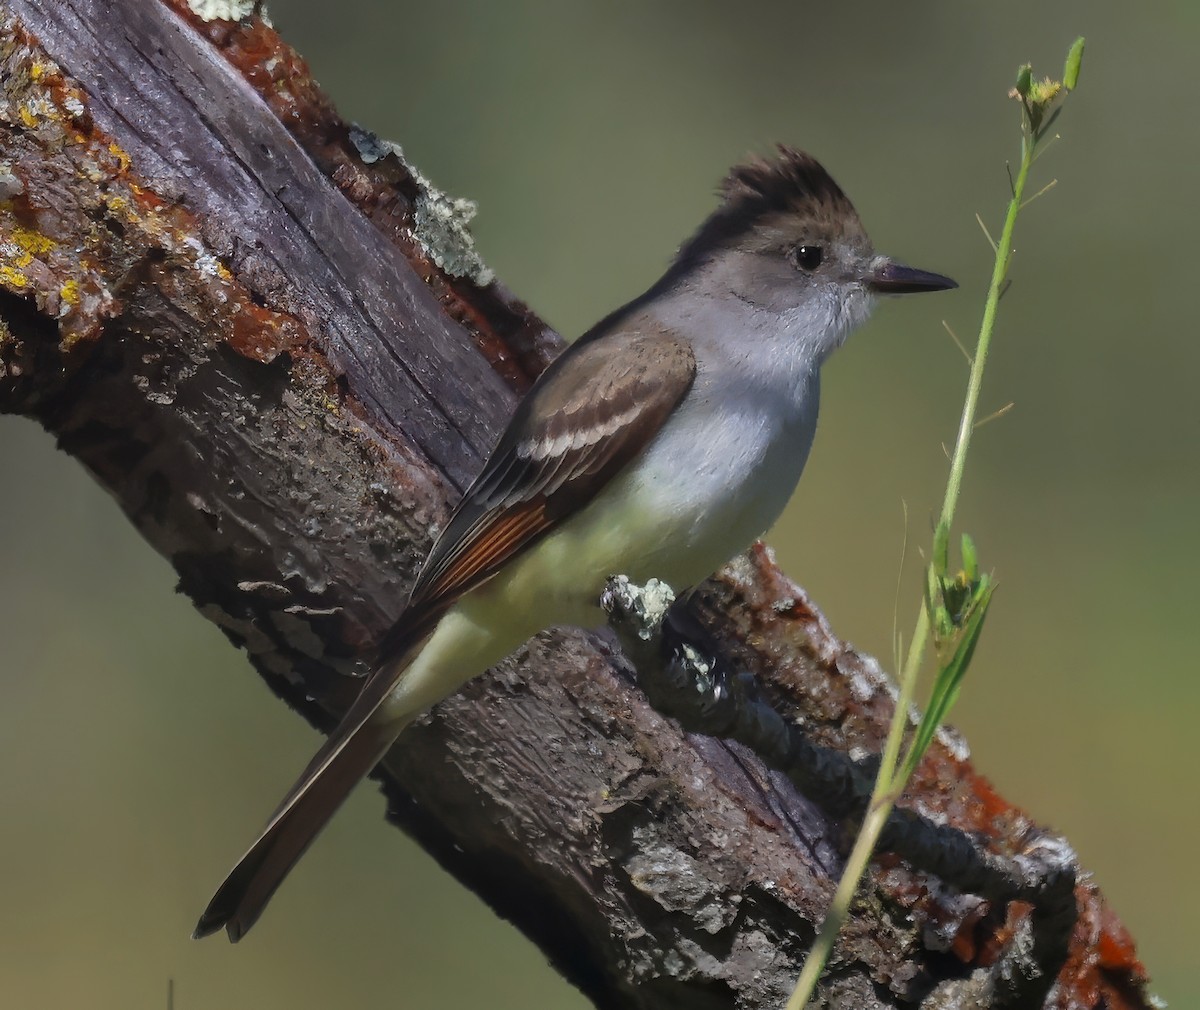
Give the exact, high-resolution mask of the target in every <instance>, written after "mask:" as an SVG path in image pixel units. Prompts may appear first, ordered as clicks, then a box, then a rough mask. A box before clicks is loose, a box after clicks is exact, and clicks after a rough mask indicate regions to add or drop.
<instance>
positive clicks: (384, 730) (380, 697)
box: [192, 639, 424, 943]
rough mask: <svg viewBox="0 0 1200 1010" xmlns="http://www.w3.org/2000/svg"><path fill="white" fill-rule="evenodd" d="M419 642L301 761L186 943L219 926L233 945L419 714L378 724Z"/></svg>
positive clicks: (372, 682) (374, 678)
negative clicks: (309, 757)
mask: <svg viewBox="0 0 1200 1010" xmlns="http://www.w3.org/2000/svg"><path fill="white" fill-rule="evenodd" d="M423 641H424V639H423V640H422V641H421V642H418V643H416V645H415V647H413V648H411V649H408V650H405V654H404V655H403V657H402V658H400V659H398V660H393V661H392V662H390V663H388V664H387V665H385V666H381V667H380V668H379V669H377V670H376V671H375V672H374V673H373V674H372V675H371V677H370V678H369V679H368V680H367V682H366V684H364V685H363V689H362V692H361V693H360V694H359V696H358V698H357V699H356V700H355V702H354V704H353V705H351V706H350V710H349V711H348V712H347V713H346V716H345V718H344V719H343V720H342V722H341V724H340V725H339V726H338V727H337V729H336V730H334V732H333V734H332V735H331V736H330V737H329V739H328V740H326V741H325V744H324V745H323V746H322V747H321V749H320V750H319V751H317V754H316V756H315V757H314V758H313V759H312V761H310V762H309V764H308V767H307V768H305V769H304V773H303V774H302V775H301V776H300V778H299V780H298V781H297V782H296V784H295V785H294V786H292V788H291V791H290V792H289V793H288V794H287V796H285V797H284V799H283V802H282V803H281V804H280V805H279V807H278V809H277V810H276V811H275V813H274V814H272V816H271V819H270V821H268V822H267V826H266V827H265V828H264V829H263V832H262V834H261V835H259V836H258V839H257V840H256V841H255V842H254V844H253V845H251V846H250V848H249V850H248V851H247V852H246V854H245V855H244V856H242V858H241V859H239V860H238V863H237V865H236V866H235V867H234V868H233V869H232V870H231V871H230V873H229V876H228V877H226V878H225V881H224V883H222V884H221V886H220V887H219V888H217V893H216V894H214V895H213V897H212V900H211V901H210V902H209V903H208V907H207V908H206V909H205V910H204V914H203V915H201V916H200V921H199V922H198V923H196V929H195V931H194V932H193V933H192V936H193V938H196V939H199V938H200V937H203V936H208V935H209V934H210V933H215V932H216V931H217V930H218V929H220V928H221V927H222V926H223V927H224V928H225V931H226V932H227V933H228V934H229V939H230V941H232V942H233V943H237V941H238V940H240V939H241V938H242V937H243V936H244V935H245V934H246V931H247V930H249V929H250V927H251V926H253V925H254V923H255V922H256V921H258V917H259V916H260V915H261V914H262V911H263V909H264V908H266V905H267V902H268V901H270V900H271V896H272V895H273V894H274V893H275V891H276V890H277V889H278V887H279V885H280V884H282V883H283V880H284V878H285V877H286V876H287V875H288V872H289V871H290V870H291V868H292V867H293V866H295V865H296V862H297V861H298V860H299V859H300V857H301V856H302V855H304V852H305V850H306V849H307V848H308V847H309V846H310V845H311V844H312V843H313V840H314V839H315V838H316V837H317V835H318V834H319V833H320V832H321V830H322V829H323V828H324V827H325V825H326V824H328V823H329V820H330V818H332V817H333V815H334V813H336V811H337V809H338V808H339V807H340V806H341V805H342V803H343V802H344V801H345V799H346V797H347V796H349V795H350V791H351V790H352V789H353V788H354V787H355V785H357V784H358V782H359V781H360V780H361V779H363V778H364V777H365V776H366V775H367V774H368V773H369V772H370V771H371V769H372V768H374V767H375V765H376V764H378V763H379V761H380V760H381V759H382V758H383V756H384V755H385V754H386V753H387V751H388V748H389V747H391V745H392V744H393V743H394V742H395V740H396V738H397V737H398V736H399V735H400V732H401V731H402V730H403V729H404V727H405V726H407V725H408V724H409V723H410V722H411V721H412V720H413V719H414V718H415V717H416V716H417V714H418V713H419V712H420V710H421V709H420V708H416V709H415V710H414V711H412V712H411V713H406V714H399V715H398V714H397V713H394V712H389V713H388V714H387V717H386V718H384V717H383V713H382V712H381V708H382V706H383V703H384V702H385V701H386V700H387V698H388V695H389V694H390V693H391V691H392V689H393V688H394V687H395V686H396V684H397V683H399V681H400V678H401V677H402V676H403V674H404V672H405V670H406V669H407V667H408V666H409V664H410V663H411V662H412V660H413V658H415V656H416V655H418V654H419V652H420V649H421V645H422V644H423Z"/></svg>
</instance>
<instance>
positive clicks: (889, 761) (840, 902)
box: [787, 131, 1039, 1010]
mask: <svg viewBox="0 0 1200 1010" xmlns="http://www.w3.org/2000/svg"><path fill="white" fill-rule="evenodd" d="M1038 139H1039V138H1038V135H1036V134H1034V133H1033V132H1032V131H1027V132H1026V133H1025V135H1024V137H1023V140H1022V144H1021V167H1020V169H1019V170H1018V172H1017V177H1016V179H1015V180H1014V181H1013V186H1012V199H1011V200H1010V201H1009V204H1008V213H1007V214H1006V215H1005V218H1004V228H1003V230H1002V231H1001V233H1000V241H999V242H998V243H997V246H996V262H995V266H994V267H993V269H992V281H991V285H990V286H989V287H988V294H987V301H986V302H985V303H984V307H983V319H982V320H981V321H980V324H979V340H978V342H977V344H976V349H975V358H974V360H973V361H972V362H971V374H970V377H969V379H968V380H967V395H966V398H965V399H964V401H963V410H962V418H961V419H960V421H959V425H958V439H957V441H956V442H955V444H954V454H953V456H952V457H951V459H950V474H949V476H948V478H947V480H946V494H945V496H944V497H943V499H942V513H941V517H940V524H944V525H946V526H947V527H949V526H950V525H951V524H952V523H953V521H954V511H955V508H956V507H957V505H958V498H959V494H960V492H961V490H962V479H963V471H964V470H965V468H966V463H967V450H968V449H969V448H970V445H971V434H972V432H973V431H974V428H975V414H976V410H977V408H978V405H979V391H980V389H981V388H982V387H983V369H984V366H985V365H986V364H987V357H988V350H989V348H990V347H991V342H992V331H993V330H994V328H995V325H996V311H997V308H998V307H999V304H1000V292H1001V290H1002V289H1003V287H1004V280H1005V278H1006V277H1007V276H1008V267H1009V264H1010V262H1011V261H1012V238H1013V230H1014V228H1015V226H1016V223H1017V214H1018V213H1019V212H1020V210H1021V203H1022V197H1023V195H1024V192H1025V183H1026V181H1027V180H1028V178H1029V169H1030V167H1031V166H1032V165H1033V158H1034V151H1035V149H1036V147H1037V140H1038ZM929 630H930V626H929V611H928V609H927V608H926V607H925V606H922V607H921V609H920V611H919V612H918V614H917V624H916V628H915V629H914V632H913V637H912V640H911V641H910V642H909V646H908V654H907V655H906V657H905V661H904V670H903V672H902V674H901V677H900V690H899V694H898V695H897V698H896V712H895V715H894V716H893V717H892V723H891V726H890V727H889V729H888V735H887V740H886V741H885V742H884V746H883V754H882V757H881V761H880V767H879V775H878V778H877V779H876V780H875V788H874V789H873V790H872V792H871V804H870V807H869V808H868V810H867V815H866V817H864V818H863V823H862V826H861V828H860V829H859V832H858V837H857V838H856V839H855V842H854V848H853V849H852V850H851V852H850V856H849V858H848V859H847V860H846V867H845V869H844V870H843V871H842V878H841V880H840V881H839V882H838V886H837V890H836V891H835V892H834V897H833V902H832V904H831V905H830V909H829V912H828V913H827V914H826V916H825V921H824V922H823V923H822V924H821V929H820V932H819V933H818V934H817V938H816V941H815V942H814V943H813V946H812V950H810V951H809V955H808V957H807V958H806V959H805V962H804V968H803V970H802V971H801V973H800V978H799V979H798V980H797V982H796V988H795V990H794V991H793V993H792V995H791V998H790V999H789V1000H788V1002H787V1010H802V1008H803V1007H804V1006H806V1005H807V1004H808V1001H809V999H811V998H812V994H813V992H814V991H815V990H816V987H817V981H818V980H819V979H820V977H821V973H822V972H823V971H824V970H825V965H826V963H827V962H828V960H829V956H830V954H831V953H832V952H833V946H834V943H835V942H836V940H837V935H838V933H839V932H840V931H841V928H842V925H843V924H844V923H845V921H846V916H847V915H848V914H849V911H850V902H851V901H852V900H853V898H854V894H855V892H856V891H857V890H858V885H859V882H860V881H861V880H862V876H863V874H864V873H865V872H866V869H867V865H868V864H869V863H870V861H871V855H872V853H874V851H875V845H876V843H877V842H878V840H879V835H880V833H881V832H882V831H883V828H884V825H885V824H886V823H887V819H888V815H889V814H890V813H891V810H892V806H893V805H894V804H895V802H896V800H897V799H898V798H899V796H900V794H901V793H902V792H903V791H904V787H905V785H906V784H907V780H908V776H909V775H910V774H911V772H912V769H911V768H908V767H907V765H906V767H905V769H904V772H903V773H902V774H900V775H899V776H897V773H896V772H897V763H898V760H899V756H900V747H901V744H902V743H903V741H904V735H905V729H906V727H907V725H908V712H909V709H910V707H911V705H912V700H913V695H914V694H915V693H916V685H917V675H918V673H919V672H920V669H921V661H922V659H923V658H924V655H925V650H926V648H927V647H928V644H929Z"/></svg>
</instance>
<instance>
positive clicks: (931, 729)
mask: <svg viewBox="0 0 1200 1010" xmlns="http://www.w3.org/2000/svg"><path fill="white" fill-rule="evenodd" d="M995 589H996V584H995V583H994V582H992V581H991V579H989V578H988V577H987V576H986V575H985V576H984V577H983V579H982V581H981V582H980V586H979V590H978V592H977V593H976V594H975V598H974V600H973V601H972V603H971V613H970V616H968V617H967V620H966V622H965V623H964V624H963V629H962V637H961V638H960V639H959V642H958V647H957V648H956V649H955V650H954V655H953V656H951V657H950V661H949V662H948V663H946V665H945V666H944V667H942V669H941V670H939V671H938V675H937V678H936V679H935V680H934V683H933V690H932V692H931V693H930V696H929V705H928V707H927V708H926V709H925V714H924V715H923V716H922V717H921V722H920V724H919V725H918V726H917V732H916V734H915V735H914V736H913V741H912V744H911V746H910V747H909V750H908V753H907V754H906V755H905V757H904V766H903V770H902V772H901V774H900V778H899V781H901V782H904V781H907V779H908V777H909V776H910V775H911V774H912V773H913V770H914V769H915V768H916V767H917V765H918V764H919V763H920V761H921V758H922V757H924V755H925V751H926V750H928V749H929V745H930V743H932V742H933V737H934V734H935V733H936V732H937V730H938V727H939V726H940V725H941V724H942V723H943V722H944V721H945V720H946V717H947V716H948V715H949V714H950V709H951V708H952V707H953V706H954V702H955V700H956V699H957V698H958V691H959V688H960V687H961V686H962V682H963V678H964V677H965V676H966V673H967V668H968V667H969V666H970V665H971V657H972V656H973V655H974V654H975V646H976V644H977V643H978V641H979V635H980V632H981V631H982V630H983V619H984V617H986V616H987V610H988V606H989V604H990V603H991V602H992V593H993V592H995Z"/></svg>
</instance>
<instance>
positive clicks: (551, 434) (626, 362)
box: [382, 329, 696, 656]
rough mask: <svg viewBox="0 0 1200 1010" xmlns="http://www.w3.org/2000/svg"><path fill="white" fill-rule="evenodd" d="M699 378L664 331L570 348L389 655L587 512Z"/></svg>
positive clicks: (522, 412) (436, 562)
mask: <svg viewBox="0 0 1200 1010" xmlns="http://www.w3.org/2000/svg"><path fill="white" fill-rule="evenodd" d="M695 375H696V361H695V358H694V356H693V354H692V350H691V347H690V346H689V345H688V344H687V343H686V342H685V341H684V340H682V339H681V338H680V337H678V336H676V335H675V334H673V333H670V332H668V331H664V330H657V329H655V330H646V331H641V332H629V331H618V332H614V333H609V334H605V335H604V336H602V337H599V338H597V339H593V340H589V341H588V342H586V343H582V344H576V345H574V346H572V347H570V348H568V349H567V350H566V351H565V352H563V354H562V355H561V356H560V357H559V358H558V359H557V360H556V361H555V362H554V363H553V364H552V365H551V366H550V368H548V369H547V370H546V372H545V373H544V374H543V375H542V377H541V378H540V379H539V380H538V382H537V383H536V384H535V385H534V387H533V389H532V390H530V392H529V394H528V395H527V396H526V397H525V399H524V400H523V401H522V402H521V404H520V406H519V407H518V408H517V411H516V413H515V414H514V415H513V418H512V420H511V421H510V422H509V425H508V428H507V430H506V431H505V432H504V435H503V436H502V437H501V438H500V441H499V442H498V443H497V445H496V448H495V449H494V450H493V451H492V454H491V456H490V457H489V458H488V461H487V463H486V464H485V465H484V468H483V470H482V472H481V473H480V474H479V476H478V477H477V478H476V479H475V481H474V483H472V484H471V486H470V487H469V488H468V489H467V492H466V494H465V495H463V499H462V501H461V502H460V503H459V505H458V507H457V508H456V509H455V510H454V514H453V515H452V516H451V518H450V522H449V523H448V524H447V525H446V528H445V530H443V531H442V534H441V536H439V537H438V539H437V542H436V543H435V544H434V546H433V549H432V550H431V551H430V553H429V557H428V559H427V560H426V562H425V566H424V568H423V569H422V570H421V574H420V576H419V577H418V578H417V582H416V586H415V587H414V589H413V593H412V598H411V600H410V602H409V607H408V610H407V611H406V612H405V614H404V615H402V616H401V618H400V620H399V621H398V622H397V625H396V627H395V628H394V629H393V630H392V632H390V633H389V635H388V636H387V638H386V639H385V641H384V646H383V649H382V655H384V656H387V655H389V654H392V653H393V651H394V647H398V646H399V645H400V644H401V643H402V642H405V641H407V640H408V639H409V637H410V634H409V628H411V627H412V626H413V625H414V624H416V625H422V626H427V625H428V621H429V619H430V618H432V617H433V615H435V614H440V613H441V612H442V611H443V610H444V609H445V608H446V607H448V606H449V605H450V604H451V603H453V602H454V600H456V599H458V598H459V597H460V596H462V595H463V594H464V593H467V592H469V591H470V590H471V589H474V588H475V587H476V586H478V585H480V584H481V583H482V582H484V581H486V580H487V579H489V578H491V577H492V576H493V575H495V574H496V572H498V571H499V570H500V568H501V567H502V566H503V565H504V563H505V562H506V561H508V560H509V559H510V558H512V557H514V556H515V555H516V554H518V553H519V552H520V551H522V550H524V549H525V548H526V547H529V546H530V545H531V544H533V543H535V542H536V541H537V540H538V538H539V537H541V536H542V535H544V534H545V533H546V532H548V531H549V530H550V529H551V528H552V527H553V526H554V525H556V524H557V523H559V522H561V521H562V520H563V519H565V518H567V517H568V516H570V515H571V514H572V513H574V512H576V511H578V510H579V509H580V508H582V507H583V506H584V505H586V504H587V503H588V502H589V501H591V500H592V498H594V497H595V496H596V494H597V493H598V492H599V491H600V489H601V488H602V487H604V485H605V484H607V483H608V482H609V481H610V480H611V479H612V478H613V476H615V475H616V473H617V472H618V471H619V470H620V469H621V468H622V467H623V466H624V465H625V464H626V463H628V462H629V461H630V460H631V459H633V457H634V456H636V455H637V454H638V452H639V451H640V450H641V449H642V447H643V446H644V445H646V443H647V442H648V441H649V440H650V439H651V438H653V437H654V435H655V434H657V432H658V430H659V428H661V427H662V425H663V423H664V422H665V421H666V419H667V418H668V417H669V416H670V414H671V412H672V411H673V410H674V409H675V408H676V407H677V406H678V405H679V402H680V401H681V400H682V399H683V396H684V394H685V393H686V392H687V391H688V389H689V388H690V387H691V384H692V380H693V379H694V378H695Z"/></svg>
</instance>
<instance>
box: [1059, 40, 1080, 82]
mask: <svg viewBox="0 0 1200 1010" xmlns="http://www.w3.org/2000/svg"><path fill="white" fill-rule="evenodd" d="M1082 63H1083V36H1082V35H1080V36H1079V38H1077V39H1076V40H1075V42H1074V44H1073V45H1072V46H1071V49H1070V51H1069V52H1068V53H1067V63H1066V66H1064V67H1063V87H1065V88H1066V89H1067V90H1068V91H1074V90H1075V88H1076V87H1077V86H1078V85H1079V67H1080V64H1082Z"/></svg>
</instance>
